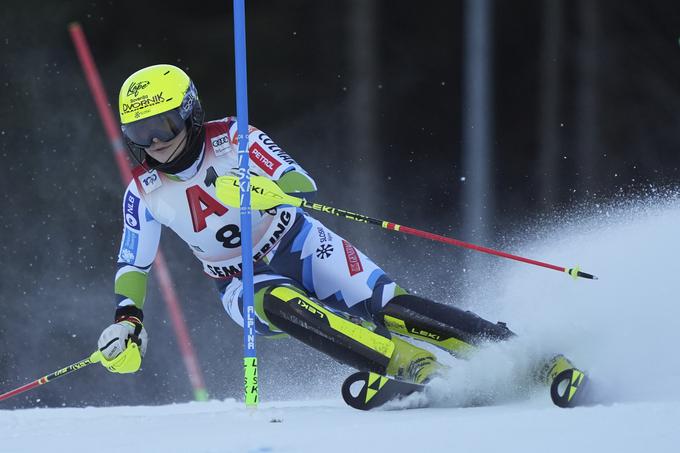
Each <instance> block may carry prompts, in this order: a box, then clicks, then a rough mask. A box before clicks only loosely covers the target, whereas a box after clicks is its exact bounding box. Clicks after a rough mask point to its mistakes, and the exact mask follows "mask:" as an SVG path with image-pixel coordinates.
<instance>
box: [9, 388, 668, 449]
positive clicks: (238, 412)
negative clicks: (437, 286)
mask: <svg viewBox="0 0 680 453" xmlns="http://www.w3.org/2000/svg"><path fill="white" fill-rule="evenodd" d="M678 420H680V405H678V404H677V403H658V402H657V403H635V404H616V405H613V406H607V407H594V408H579V409H575V410H560V409H557V408H555V407H551V406H549V405H548V404H546V403H545V401H542V402H536V401H533V400H532V401H529V402H524V403H521V404H513V405H506V406H495V407H479V408H466V409H451V408H443V409H415V410H410V411H392V412H385V411H382V412H368V413H367V412H359V411H354V410H351V409H348V408H346V407H344V406H343V405H342V403H341V402H340V401H337V400H336V401H316V402H285V403H283V402H279V403H266V404H263V405H262V407H261V408H259V409H258V410H257V411H256V412H251V411H248V410H246V409H245V408H244V407H243V405H242V404H241V403H236V402H233V401H225V402H210V403H203V404H201V403H189V404H178V405H173V406H159V407H116V408H85V409H29V410H21V411H13V412H0V438H1V439H2V441H1V443H0V451H3V452H41V451H52V452H96V453H105V452H115V453H120V452H123V451H139V452H147V453H151V452H166V453H169V452H195V453H199V452H200V453H203V452H214V453H217V452H220V453H222V452H253V453H254V452H258V453H264V452H271V453H275V452H299V453H303V452H310V453H312V452H313V453H319V452H329V453H331V452H338V453H347V452H357V453H358V452H362V453H363V452H415V451H441V452H480V453H481V452H495V453H497V452H499V451H506V452H546V451H548V452H551V453H558V452H569V453H573V452H575V451H581V452H594V451H597V452H641V451H645V452H672V451H677V445H678V441H679V440H680V435H679V434H678V430H677V424H678V423H677V422H678Z"/></svg>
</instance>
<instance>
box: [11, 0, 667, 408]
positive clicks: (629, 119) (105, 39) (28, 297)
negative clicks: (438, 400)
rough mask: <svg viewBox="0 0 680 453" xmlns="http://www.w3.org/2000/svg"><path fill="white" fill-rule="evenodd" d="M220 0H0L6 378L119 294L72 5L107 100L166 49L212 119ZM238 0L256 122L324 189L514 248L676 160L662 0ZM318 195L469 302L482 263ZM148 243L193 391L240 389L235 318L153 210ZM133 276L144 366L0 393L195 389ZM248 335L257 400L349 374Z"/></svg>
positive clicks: (219, 394) (394, 258)
mask: <svg viewBox="0 0 680 453" xmlns="http://www.w3.org/2000/svg"><path fill="white" fill-rule="evenodd" d="M231 8H232V5H231V3H230V2H227V1H221V2H217V1H209V0H207V1H203V2H200V3H195V4H187V3H186V2H184V3H179V2H176V3H173V2H160V1H147V2H133V1H115V2H114V1H88V2H73V1H71V2H69V1H59V2H57V1H54V0H51V1H47V2H46V1H37V0H23V1H20V2H19V1H16V0H6V1H4V2H3V4H2V6H1V7H0V10H1V11H2V14H0V30H1V31H0V49H1V50H0V52H1V53H0V55H1V62H0V101H1V102H0V169H1V172H2V178H0V200H1V202H0V203H1V204H0V206H1V210H0V232H1V233H2V241H1V242H0V247H1V249H0V345H1V346H0V347H1V349H0V393H2V392H4V391H7V390H10V389H12V388H14V387H17V386H19V385H21V384H24V383H26V382H28V381H30V380H33V379H36V378H38V377H40V376H42V375H44V374H47V373H49V372H51V371H54V370H56V369H58V368H60V367H62V366H65V365H67V364H70V363H72V362H75V361H77V360H79V359H81V358H84V357H86V356H87V355H88V354H89V353H90V352H91V351H92V350H93V349H94V347H95V346H96V339H97V337H98V335H99V333H100V332H101V330H102V329H103V328H104V327H105V326H107V325H108V324H109V323H110V322H111V321H112V317H113V312H114V308H115V305H114V299H113V295H112V291H113V278H114V273H115V261H116V255H117V252H118V243H119V240H120V234H121V230H122V217H121V212H120V211H121V202H122V195H123V187H122V186H121V182H120V180H119V178H120V177H119V174H118V171H117V169H116V167H115V163H114V158H113V154H112V152H111V149H110V145H109V142H108V140H107V137H106V134H105V131H104V128H103V126H102V124H101V121H100V119H99V116H98V114H97V110H96V107H95V104H94V102H93V100H92V98H91V95H90V92H89V89H88V87H87V84H86V81H85V78H84V75H83V73H82V71H81V67H80V64H79V62H78V59H77V56H76V52H75V49H74V47H73V44H72V42H71V40H70V37H69V34H68V31H67V26H68V24H69V23H70V22H72V21H78V22H79V23H80V24H81V25H82V27H83V30H84V32H85V34H86V35H87V37H88V40H89V43H90V47H91V49H92V53H93V55H94V58H95V60H96V62H97V64H98V67H99V71H100V73H101V76H102V79H103V82H104V85H105V88H106V91H107V95H108V98H109V100H110V101H112V103H113V105H112V107H113V108H114V109H116V107H117V95H118V89H119V87H120V84H121V83H122V81H123V80H124V79H125V78H126V77H127V76H128V75H129V74H130V73H132V72H134V71H135V70H137V69H139V68H141V67H144V66H148V65H151V64H156V63H170V64H175V65H177V66H179V67H181V68H182V69H184V70H186V71H187V72H188V74H189V75H190V76H191V77H192V79H193V80H194V82H195V83H196V85H197V87H198V91H199V96H200V98H201V100H202V102H203V105H204V107H205V109H206V117H207V118H208V119H216V118H221V117H224V116H227V115H232V114H235V87H234V75H233V74H234V61H233V18H232V9H231ZM246 11H247V44H248V78H249V80H248V88H249V107H250V122H251V124H253V125H255V126H257V127H259V128H260V129H262V130H264V131H266V132H268V133H269V135H270V136H271V137H272V138H273V139H274V140H275V141H276V142H277V143H278V144H279V145H280V146H281V147H282V148H283V149H284V150H285V151H287V152H288V153H289V154H291V155H292V156H293V157H294V158H295V159H296V160H297V161H298V162H300V163H301V164H302V165H303V166H304V167H305V168H306V169H307V170H308V171H309V172H310V173H311V174H312V175H313V176H314V177H315V178H316V180H317V183H318V185H319V193H318V196H317V200H318V201H320V202H323V203H326V204H331V205H335V206H337V207H341V208H346V209H349V210H353V211H356V212H362V213H365V214H368V215H371V216H374V217H378V218H384V219H388V220H391V221H395V222H398V223H401V224H404V225H409V226H412V227H415V228H419V229H424V230H427V231H432V232H436V233H440V234H445V235H450V236H453V237H456V238H458V239H461V240H465V241H472V242H476V243H480V244H484V245H488V246H491V247H498V248H503V249H504V250H507V251H510V252H514V253H519V254H521V252H522V250H521V249H519V248H517V246H518V245H519V244H520V243H521V239H522V238H526V237H527V236H531V235H536V234H539V233H537V232H536V231H538V230H536V229H535V228H534V227H536V226H540V225H541V223H542V222H554V221H555V219H559V218H560V216H563V215H564V213H568V212H569V211H570V210H572V209H575V208H578V207H579V206H594V205H599V204H606V203H611V202H612V201H613V200H616V199H617V198H621V197H624V198H625V197H637V196H644V194H645V193H647V192H649V191H655V190H657V189H658V188H662V187H667V186H672V185H674V184H675V183H676V182H677V180H678V176H679V174H678V166H679V165H680V155H679V153H678V151H679V148H680V134H678V124H680V109H678V106H679V105H680V47H679V45H678V37H679V36H680V3H678V2H677V1H672V0H650V1H646V2H637V1H613V0H573V1H566V0H543V1H538V0H534V1H531V0H522V1H512V2H509V1H493V0H467V1H446V2H445V1H424V2H420V3H417V5H416V4H414V2H406V1H401V0H392V1H387V0H381V1H378V0H338V1H332V2H331V1H325V2H320V1H312V0H286V1H283V0H279V1H264V0H262V1H247V2H246ZM315 216H316V217H318V218H320V219H321V220H322V221H323V222H325V223H326V224H327V225H328V226H330V227H331V228H332V229H334V230H336V231H337V232H338V233H340V234H341V235H342V236H344V237H346V238H348V239H350V240H351V241H352V242H353V243H355V245H357V246H358V247H359V248H360V249H362V250H363V251H364V252H366V253H367V254H368V255H369V256H371V257H373V258H374V260H375V261H376V262H378V263H379V264H381V265H382V266H383V267H384V268H385V269H386V270H387V272H388V273H389V274H391V275H392V276H393V277H394V278H395V279H396V280H397V281H398V282H399V283H400V284H402V286H404V287H407V288H410V289H412V290H414V291H416V292H419V293H421V294H424V295H427V296H430V297H433V298H437V299H438V300H441V301H443V302H446V303H451V304H461V305H471V306H474V301H469V300H465V296H466V294H467V293H468V289H470V287H472V286H478V285H483V284H484V281H485V279H489V278H493V274H490V273H489V269H490V268H491V269H492V270H493V269H494V266H497V264H496V263H497V262H498V258H493V257H486V256H477V255H474V254H473V252H465V251H460V250H457V249H453V248H451V247H447V246H443V245H439V244H432V243H429V242H426V241H424V240H422V239H418V238H413V237H404V236H399V235H396V234H395V233H391V232H386V231H382V230H379V229H376V228H373V227H368V226H363V225H359V224H356V223H351V222H347V221H344V220H342V219H337V218H331V217H320V216H322V214H318V215H316V214H315ZM162 249H163V250H164V252H165V255H166V258H167V261H168V263H169V266H170V272H171V274H172V276H173V278H174V282H175V289H176V290H177V293H178V294H179V296H180V300H181V306H182V309H183V311H184V315H185V318H186V322H187V326H188V328H189V331H190V335H191V338H192V341H193V343H194V347H195V349H196V352H197V355H198V361H199V365H200V368H201V369H202V372H203V374H204V378H205V383H206V386H207V390H208V392H209V394H210V395H211V397H213V398H219V399H224V398H241V397H242V382H243V381H242V379H243V374H242V362H241V357H242V356H241V354H242V333H241V329H240V328H239V327H238V326H236V325H235V324H234V323H233V322H232V321H231V320H230V319H229V318H228V316H227V315H226V314H225V313H224V311H223V309H222V307H221V304H220V302H219V299H218V296H217V293H216V291H215V289H214V285H213V283H212V282H211V280H210V279H209V278H208V277H206V276H204V275H203V274H202V272H201V267H200V265H199V263H198V262H197V261H196V260H195V259H194V258H193V257H192V255H191V253H190V252H189V250H188V249H187V247H186V246H185V245H184V243H182V242H181V241H180V240H178V239H177V238H176V237H175V236H174V234H173V233H172V232H170V231H165V233H164V236H163V239H162ZM534 258H537V259H540V258H541V257H534ZM575 259H577V257H575ZM557 264H560V265H567V266H569V265H573V264H575V263H557ZM581 264H583V265H584V270H588V269H587V268H585V264H587V263H581ZM510 265H515V266H520V264H510ZM490 266H491V267H490ZM545 272H548V271H545ZM150 282H151V283H150V284H151V290H150V292H149V294H148V297H147V303H146V306H145V315H146V327H147V329H148V331H149V334H150V336H151V340H150V345H149V353H148V355H147V357H146V359H145V361H144V366H143V370H142V371H141V372H140V373H138V374H136V375H134V376H115V375H112V374H110V373H107V372H105V371H104V370H103V369H101V368H99V367H96V368H95V367H93V369H87V370H82V371H80V372H78V373H75V374H74V375H71V376H69V377H66V378H63V379H62V380H60V381H57V382H55V383H52V384H49V385H47V386H45V387H42V388H40V389H38V390H34V391H32V392H30V393H26V394H23V395H21V396H19V397H16V398H14V399H12V400H8V401H6V402H3V403H2V405H1V406H0V408H2V409H5V408H12V407H33V406H64V405H66V406H80V405H112V404H162V403H169V402H179V401H188V400H191V399H192V398H193V393H192V388H191V385H190V383H189V380H188V378H187V373H186V371H185V368H184V366H183V363H182V360H181V358H180V354H179V348H178V345H177V341H176V340H175V336H174V333H173V330H172V328H171V325H170V321H169V317H168V313H167V309H166V307H165V305H164V303H163V301H162V297H161V295H160V292H159V290H158V285H157V283H156V281H155V280H154V279H151V280H150ZM258 351H259V355H260V361H261V367H260V376H261V382H262V384H261V389H260V394H261V398H263V400H267V399H282V398H290V397H295V398H300V397H305V396H307V397H336V396H337V390H338V388H339V387H338V384H339V382H341V380H342V378H343V377H344V376H345V375H346V374H347V373H348V371H349V370H347V369H345V368H344V367H341V366H339V365H336V364H333V363H332V362H331V361H330V360H329V359H327V358H325V357H323V356H322V355H321V354H318V353H316V352H314V351H312V350H310V349H308V348H306V347H303V346H301V345H299V344H297V343H295V342H294V341H292V340H287V341H279V342H266V341H263V340H260V342H259V344H258Z"/></svg>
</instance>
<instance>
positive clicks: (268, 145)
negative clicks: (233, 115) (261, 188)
mask: <svg viewBox="0 0 680 453" xmlns="http://www.w3.org/2000/svg"><path fill="white" fill-rule="evenodd" d="M237 133H238V132H237V125H236V122H234V123H233V124H232V125H231V130H230V134H231V136H232V137H235V136H236V134H237ZM248 154H249V156H250V170H251V171H253V172H254V173H256V174H257V175H259V176H265V177H267V178H269V179H272V180H274V181H276V183H277V184H278V186H279V187H281V189H282V190H283V191H284V192H286V193H288V194H291V195H295V196H299V197H303V198H305V199H307V200H309V199H311V197H312V196H313V195H314V194H315V193H316V182H314V179H313V178H312V177H311V176H309V174H308V173H307V172H306V171H305V170H304V169H303V168H302V167H301V166H300V164H298V163H297V162H296V161H295V160H294V159H293V158H292V157H290V155H289V154H288V153H286V152H285V151H283V150H282V149H281V148H280V147H279V145H277V144H276V143H275V142H274V140H272V139H271V138H270V137H269V136H268V135H267V134H266V133H264V132H262V131H261V130H259V129H257V128H255V127H253V126H249V127H248Z"/></svg>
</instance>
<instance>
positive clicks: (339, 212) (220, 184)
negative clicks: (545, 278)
mask: <svg viewBox="0 0 680 453" xmlns="http://www.w3.org/2000/svg"><path fill="white" fill-rule="evenodd" d="M216 187H217V198H219V199H220V200H221V201H222V202H224V203H225V204H227V205H229V206H234V207H239V206H240V200H239V192H238V179H237V178H236V177H234V176H221V177H219V178H217V182H216ZM251 192H252V193H251V199H250V202H251V207H252V208H253V209H257V210H266V209H271V208H273V207H275V206H278V205H281V204H289V205H292V206H297V207H302V208H306V209H312V210H314V211H319V212H325V213H327V214H333V215H336V216H338V217H342V218H345V219H348V220H354V221H356V222H361V223H370V224H373V225H378V226H379V227H382V228H385V229H386V230H392V231H399V232H400V233H406V234H410V235H412V236H418V237H422V238H425V239H430V240H432V241H437V242H443V243H445V244H451V245H455V246H458V247H464V248H467V249H471V250H476V251H478V252H483V253H488V254H490V255H496V256H500V257H503V258H509V259H511V260H515V261H521V262H523V263H527V264H533V265H535V266H541V267H545V268H547V269H553V270H556V271H559V272H564V273H566V274H569V275H571V276H572V277H574V278H578V277H581V278H586V279H590V280H597V277H596V276H594V275H592V274H588V273H586V272H582V271H581V270H580V269H579V267H578V266H575V267H572V268H566V267H562V266H555V265H554V264H549V263H544V262H542V261H537V260H532V259H530V258H524V257H521V256H518V255H512V254H510V253H506V252H501V251H499V250H494V249H491V248H488V247H482V246H480V245H475V244H470V243H468V242H463V241H459V240H458V239H453V238H450V237H446V236H440V235H438V234H434V233H428V232H427V231H422V230H417V229H415V228H411V227H407V226H403V225H399V224H398V223H394V222H388V221H386V220H380V219H374V218H372V217H368V216H366V215H363V214H357V213H355V212H350V211H346V210H344V209H338V208H334V207H332V206H327V205H323V204H320V203H310V202H308V201H307V200H305V199H304V198H298V197H294V196H292V195H288V194H287V193H285V192H283V191H282V190H281V189H280V188H279V186H277V185H276V183H275V182H274V181H272V180H270V179H268V178H265V177H263V176H252V177H251Z"/></svg>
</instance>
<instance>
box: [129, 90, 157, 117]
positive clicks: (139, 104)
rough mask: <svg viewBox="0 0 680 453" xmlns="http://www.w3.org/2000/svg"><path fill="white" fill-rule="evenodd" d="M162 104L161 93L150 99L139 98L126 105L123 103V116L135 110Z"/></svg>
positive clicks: (147, 97) (146, 97) (145, 97)
mask: <svg viewBox="0 0 680 453" xmlns="http://www.w3.org/2000/svg"><path fill="white" fill-rule="evenodd" d="M163 102H165V98H164V97H163V92H162V91H161V92H160V93H158V94H155V95H153V96H151V97H149V96H146V95H144V96H142V97H140V98H136V99H133V100H132V101H130V102H127V103H125V102H124V103H123V114H125V113H132V112H136V111H137V110H142V109H145V108H148V107H152V106H154V105H157V104H162V103H163Z"/></svg>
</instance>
